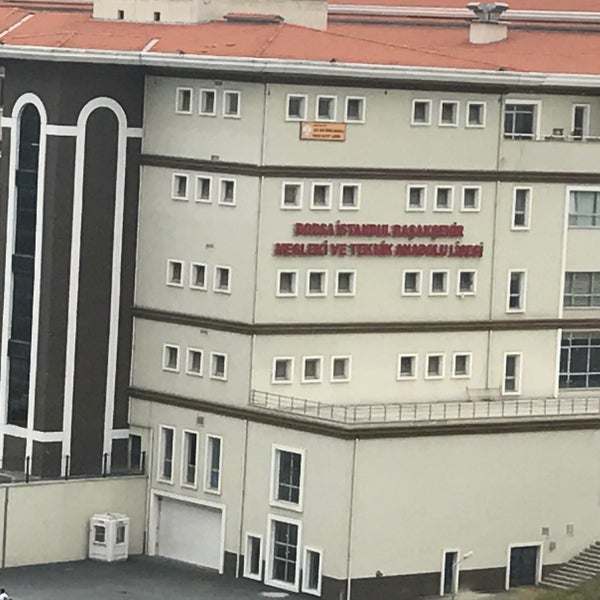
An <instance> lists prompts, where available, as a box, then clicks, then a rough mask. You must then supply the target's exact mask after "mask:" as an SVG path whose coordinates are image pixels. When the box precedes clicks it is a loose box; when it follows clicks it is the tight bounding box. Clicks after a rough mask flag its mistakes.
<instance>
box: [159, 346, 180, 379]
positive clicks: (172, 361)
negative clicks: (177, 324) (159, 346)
mask: <svg viewBox="0 0 600 600" xmlns="http://www.w3.org/2000/svg"><path fill="white" fill-rule="evenodd" d="M163 369H164V370H165V371H174V372H179V346H173V345H171V344H165V345H164V346H163Z"/></svg>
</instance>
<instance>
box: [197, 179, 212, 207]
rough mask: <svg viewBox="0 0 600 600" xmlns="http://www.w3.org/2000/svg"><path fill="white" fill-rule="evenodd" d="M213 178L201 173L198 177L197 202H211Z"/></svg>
mask: <svg viewBox="0 0 600 600" xmlns="http://www.w3.org/2000/svg"><path fill="white" fill-rule="evenodd" d="M211 187H212V178H211V177H206V176H202V175H199V176H198V177H196V202H210V189H211Z"/></svg>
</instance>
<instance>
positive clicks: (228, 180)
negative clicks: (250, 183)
mask: <svg viewBox="0 0 600 600" xmlns="http://www.w3.org/2000/svg"><path fill="white" fill-rule="evenodd" d="M226 183H231V184H232V185H233V197H232V199H231V202H225V201H224V200H223V193H224V188H225V184H226ZM236 196H237V182H236V180H235V179H233V178H232V177H220V178H219V197H218V198H217V204H220V205H221V206H235V204H236Z"/></svg>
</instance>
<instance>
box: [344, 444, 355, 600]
mask: <svg viewBox="0 0 600 600" xmlns="http://www.w3.org/2000/svg"><path fill="white" fill-rule="evenodd" d="M357 450H358V438H354V445H353V449H352V473H351V476H350V477H351V478H350V506H349V513H348V556H347V559H346V600H350V599H351V597H352V531H353V528H354V514H353V513H354V490H355V489H356V485H355V479H356V455H357Z"/></svg>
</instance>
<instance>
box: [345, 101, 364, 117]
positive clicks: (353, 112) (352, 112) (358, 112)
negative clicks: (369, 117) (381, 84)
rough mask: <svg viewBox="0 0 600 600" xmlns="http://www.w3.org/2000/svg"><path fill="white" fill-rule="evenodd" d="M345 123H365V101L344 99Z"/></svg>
mask: <svg viewBox="0 0 600 600" xmlns="http://www.w3.org/2000/svg"><path fill="white" fill-rule="evenodd" d="M345 121H346V123H364V122H365V99H364V98H357V97H351V96H347V97H346V118H345Z"/></svg>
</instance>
